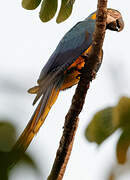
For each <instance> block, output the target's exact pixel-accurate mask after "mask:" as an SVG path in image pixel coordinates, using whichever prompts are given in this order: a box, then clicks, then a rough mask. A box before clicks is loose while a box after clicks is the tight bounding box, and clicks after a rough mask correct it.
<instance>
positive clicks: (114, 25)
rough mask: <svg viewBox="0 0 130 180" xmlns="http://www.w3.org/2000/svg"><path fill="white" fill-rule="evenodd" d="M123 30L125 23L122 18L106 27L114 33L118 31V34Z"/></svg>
mask: <svg viewBox="0 0 130 180" xmlns="http://www.w3.org/2000/svg"><path fill="white" fill-rule="evenodd" d="M123 28H124V21H123V19H122V17H120V18H119V19H116V20H114V21H112V22H110V23H109V24H107V25H106V29H109V30H112V31H117V32H120V31H122V30H123Z"/></svg>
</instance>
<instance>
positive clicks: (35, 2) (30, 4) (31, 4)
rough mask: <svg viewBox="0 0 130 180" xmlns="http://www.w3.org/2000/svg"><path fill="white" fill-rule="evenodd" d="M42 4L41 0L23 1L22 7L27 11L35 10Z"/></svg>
mask: <svg viewBox="0 0 130 180" xmlns="http://www.w3.org/2000/svg"><path fill="white" fill-rule="evenodd" d="M40 2H41V0H23V1H22V6H23V8H25V9H28V10H33V9H36V8H37V7H38V6H39V4H40Z"/></svg>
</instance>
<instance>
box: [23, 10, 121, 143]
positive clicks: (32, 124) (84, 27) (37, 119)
mask: <svg viewBox="0 0 130 180" xmlns="http://www.w3.org/2000/svg"><path fill="white" fill-rule="evenodd" d="M95 22H96V12H94V13H92V14H90V15H89V16H88V17H87V18H86V19H85V20H83V21H80V22H78V23H77V24H76V25H75V26H74V27H73V28H72V29H70V30H69V31H68V32H67V33H66V34H65V35H64V37H63V38H62V39H61V41H60V42H59V44H58V46H57V47H56V49H55V51H54V52H53V54H52V55H51V56H50V58H49V60H48V62H47V63H46V65H45V66H44V67H43V69H42V71H41V73H40V76H39V79H38V81H37V83H38V86H35V87H33V88H31V89H29V91H28V92H29V93H32V94H36V98H35V99H34V102H33V105H34V104H35V103H36V102H37V101H38V99H39V98H41V100H40V102H39V104H38V106H37V108H36V110H35V112H34V114H33V116H32V117H31V119H30V121H29V123H28V125H27V127H26V129H25V131H24V132H23V135H22V137H27V136H28V135H27V134H29V132H30V133H31V132H32V134H36V133H37V131H38V129H39V128H40V126H41V124H42V123H43V122H44V120H45V118H46V117H47V115H48V112H49V111H50V109H51V107H52V105H53V104H54V103H55V101H56V99H57V97H58V94H59V92H60V91H62V90H65V89H68V88H70V87H72V86H74V85H75V84H77V83H78V82H79V79H80V77H78V78H77V76H78V75H79V74H80V70H81V69H82V68H83V67H84V64H85V60H84V58H83V56H86V55H88V54H89V52H90V50H91V45H92V37H93V32H94V29H95ZM123 27H124V23H123V19H122V16H121V14H120V12H118V11H117V10H114V9H108V10H107V22H106V29H109V30H112V31H117V32H119V31H121V30H122V29H123ZM101 56H102V55H101ZM31 136H33V135H31ZM31 136H30V140H28V141H31V138H32V137H31ZM27 138H28V137H27Z"/></svg>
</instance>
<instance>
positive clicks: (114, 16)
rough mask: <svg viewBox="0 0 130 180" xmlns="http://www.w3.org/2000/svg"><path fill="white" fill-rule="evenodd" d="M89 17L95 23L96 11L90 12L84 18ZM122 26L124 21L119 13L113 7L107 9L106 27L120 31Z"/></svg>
mask: <svg viewBox="0 0 130 180" xmlns="http://www.w3.org/2000/svg"><path fill="white" fill-rule="evenodd" d="M88 19H90V20H91V22H92V21H93V22H94V23H95V21H96V12H94V13H92V14H90V15H89V16H88V18H86V19H85V20H88ZM123 28H124V22H123V19H122V16H121V13H120V12H119V11H117V10H115V9H110V8H108V9H107V22H106V29H109V30H112V31H117V32H120V31H122V30H123Z"/></svg>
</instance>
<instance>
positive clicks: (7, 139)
mask: <svg viewBox="0 0 130 180" xmlns="http://www.w3.org/2000/svg"><path fill="white" fill-rule="evenodd" d="M15 139H16V130H15V127H14V126H13V124H11V123H10V122H9V121H6V120H5V121H1V122H0V151H9V150H10V149H11V147H12V146H13V145H14V143H15Z"/></svg>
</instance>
